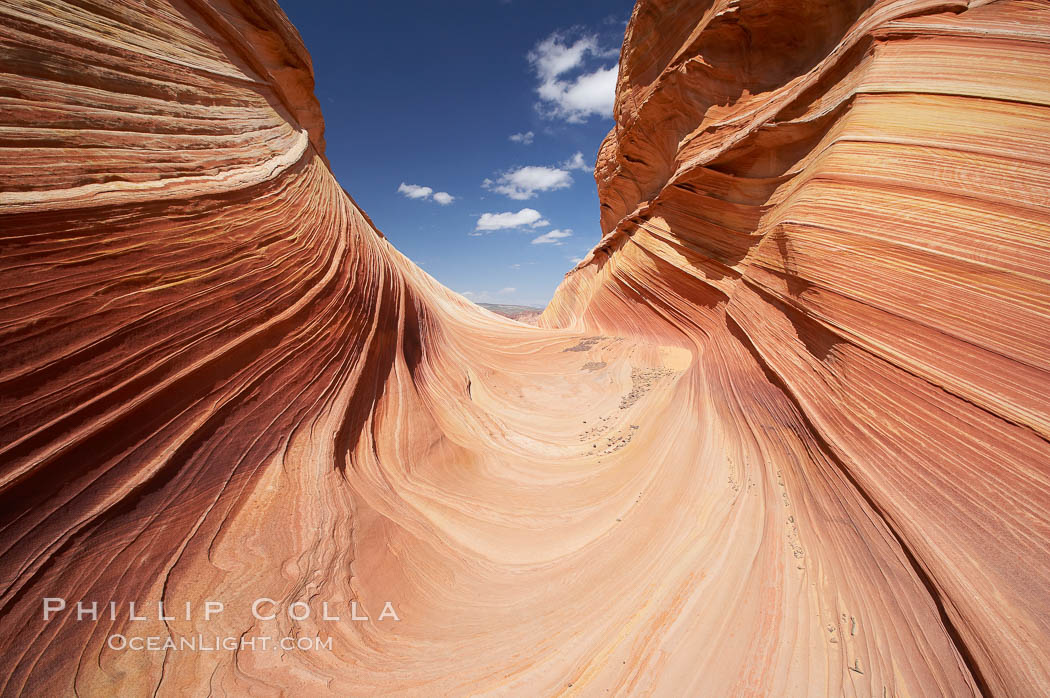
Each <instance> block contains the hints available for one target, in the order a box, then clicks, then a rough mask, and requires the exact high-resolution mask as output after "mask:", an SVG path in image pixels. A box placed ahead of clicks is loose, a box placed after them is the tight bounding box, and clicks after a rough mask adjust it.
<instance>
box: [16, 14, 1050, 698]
mask: <svg viewBox="0 0 1050 698" xmlns="http://www.w3.org/2000/svg"><path fill="white" fill-rule="evenodd" d="M1048 107H1050V7H1048V6H1047V5H1046V4H1045V3H1042V2H1035V1H1034V0H1033V1H1028V0H1000V1H998V2H982V1H980V0H975V1H973V2H969V3H967V2H963V1H957V0H937V1H933V0H925V1H923V0H879V1H875V2H873V1H871V0H868V1H863V0H804V1H803V0H714V1H707V2H704V1H699V0H694V1H684V0H679V1H671V0H641V2H639V4H638V6H637V7H636V8H635V11H634V14H633V17H632V19H631V22H630V24H629V26H628V29H627V35H626V40H625V44H624V48H623V53H622V59H621V70H620V77H619V84H618V91H617V99H616V110H615V112H616V113H615V117H616V125H615V127H614V129H613V130H612V132H611V133H610V134H609V137H608V138H607V139H606V141H605V143H604V144H603V146H602V149H601V152H600V155H599V160H598V166H597V171H596V175H597V178H598V183H599V193H600V196H601V212H600V215H601V223H602V229H603V232H604V237H603V238H602V240H601V241H600V243H599V244H598V245H597V247H595V249H594V251H593V252H592V253H591V254H590V255H589V256H588V257H587V259H585V260H584V261H583V262H581V263H580V264H579V265H578V266H577V267H576V269H574V270H573V271H572V272H570V273H569V274H568V275H567V277H566V280H565V282H564V283H563V285H562V287H561V288H560V289H559V291H558V293H557V295H556V296H555V298H554V300H553V301H552V303H551V304H550V305H549V306H548V308H547V309H546V311H545V313H544V315H543V316H542V317H541V319H540V324H541V325H542V327H541V328H535V327H528V326H525V325H523V324H521V323H516V322H514V321H511V320H508V319H504V318H500V317H498V316H496V315H494V314H492V313H489V312H487V311H483V310H481V309H479V308H478V307H477V306H474V305H473V304H471V303H470V302H468V301H466V300H465V299H463V298H461V297H459V296H457V295H455V294H453V293H452V292H450V291H448V290H446V289H444V288H443V287H441V286H440V285H439V284H438V283H437V282H435V281H434V280H433V279H431V278H430V277H429V276H428V275H426V274H425V273H424V272H422V271H421V270H420V269H418V268H417V267H416V266H415V265H413V264H412V263H411V262H410V261H409V260H407V259H406V258H405V257H403V256H402V255H401V254H399V253H398V252H397V251H396V250H394V249H393V248H392V247H391V246H390V244H389V243H388V242H387V241H386V240H385V239H384V238H383V236H382V235H381V234H380V233H379V232H378V231H377V230H376V229H375V227H374V226H373V225H372V223H371V221H370V220H369V219H368V217H367V216H366V215H365V214H364V213H363V212H362V211H361V210H360V209H359V208H358V207H357V206H356V205H355V203H354V202H353V200H352V199H351V198H350V197H349V195H347V194H346V193H345V192H344V191H343V190H342V189H341V188H340V186H339V185H338V183H337V182H336V181H335V179H334V178H333V176H332V174H331V172H330V171H329V169H328V167H327V163H326V160H325V156H324V138H323V128H324V126H323V122H322V119H321V115H320V109H319V107H318V103H317V101H316V99H315V98H314V97H313V95H312V76H311V67H310V60H309V57H308V55H307V53H306V50H305V49H304V47H303V45H302V43H301V41H300V39H299V37H298V35H297V34H296V32H295V30H294V29H293V28H292V27H291V25H290V24H289V22H288V20H287V19H286V18H285V17H284V15H283V14H282V13H281V11H280V10H279V9H278V8H277V7H276V5H274V4H272V3H271V2H268V1H267V0H209V1H207V2H206V1H205V0H186V1H179V2H174V1H172V2H166V1H165V0H126V1H125V2H121V3H119V4H118V3H111V2H104V1H103V0H86V1H83V2H80V1H78V2H73V1H71V0H70V1H69V2H59V1H57V0H55V1H53V2H46V3H45V2H39V1H37V0H18V1H16V2H5V3H4V4H3V5H0V118H2V123H0V138H2V140H0V273H2V277H0V278H3V284H2V287H0V294H2V295H0V346H2V357H3V361H2V362H0V383H2V386H3V388H2V390H0V401H2V403H0V499H2V504H0V531H2V533H0V608H2V611H0V657H2V658H3V662H2V668H0V694H3V695H11V696H15V695H32V696H58V695H85V696H97V695H121V696H183V695H200V696H204V695H212V694H214V695H238V696H240V695H253V696H268V695H274V696H276V695H291V696H313V695H362V696H365V695H415V696H442V695H454V696H459V695H475V694H496V695H523V696H536V695H554V694H567V695H577V694H578V695H595V696H601V695H632V696H633V695H652V696H733V695H766V696H807V695H809V696H824V695H834V696H838V695H848V696H966V695H995V696H1037V695H1045V693H1046V692H1047V690H1050V689H1048V687H1050V444H1048V438H1050V410H1048V406H1050V399H1048V397H1047V395H1048V392H1050V372H1048V371H1050V367H1048V362H1050V283H1048V282H1050V254H1048V249H1047V248H1048V246H1050V194H1048V192H1050V120H1048V116H1050V111H1048ZM362 108H368V105H367V103H363V104H362ZM360 166H362V167H367V163H361V164H360ZM45 597H50V598H61V599H65V600H66V602H67V604H68V606H69V608H67V609H66V610H64V611H62V612H57V613H55V614H54V616H53V617H52V618H50V619H49V620H48V621H44V619H43V616H42V612H41V611H42V602H43V599H44V598H45ZM260 598H265V599H272V600H273V601H274V602H275V603H274V604H273V606H276V607H278V609H279V612H278V613H276V614H275V616H274V617H273V618H269V617H268V615H267V616H266V618H265V619H257V618H255V617H254V616H253V615H252V612H251V610H252V609H251V607H252V603H253V601H254V600H256V599H260ZM81 600H82V601H85V602H92V601H97V602H99V606H100V608H101V609H102V610H101V612H100V613H99V616H98V618H97V619H94V620H92V619H91V618H90V617H88V618H84V617H81V618H80V619H78V617H77V614H76V612H75V610H73V606H74V604H75V603H76V602H77V601H81ZM158 601H161V602H163V603H164V604H165V607H166V611H165V619H161V618H160V613H159V609H155V608H153V607H154V606H155V605H156V603H157V602H158ZM208 601H216V602H222V603H223V604H224V608H223V610H222V612H221V613H216V614H214V615H213V617H211V618H205V604H206V603H207V602H208ZM351 601H356V602H357V603H358V604H359V606H360V608H361V610H359V613H363V614H365V615H368V616H369V619H368V620H367V621H358V620H351V618H350V614H351V612H350V610H349V609H350V604H351ZM386 601H391V602H392V604H393V607H394V608H395V609H396V614H397V616H398V618H399V619H394V618H391V617H384V618H382V619H381V618H380V615H381V611H382V610H383V607H384V602H386ZM111 602H112V603H113V604H115V605H114V606H113V608H114V609H119V611H116V612H114V614H113V616H112V617H111V616H110V615H109V608H110V603H111ZM131 602H135V603H138V604H139V606H138V608H139V611H138V612H137V613H136V615H142V616H143V617H145V618H146V620H142V621H138V620H131V619H129V613H128V611H127V610H126V609H127V607H128V604H129V603H131ZM299 602H302V604H303V605H302V606H300V607H299V608H303V607H307V608H309V609H311V614H310V615H309V617H307V618H304V619H301V620H295V619H294V618H293V617H292V615H291V614H289V613H288V612H287V611H288V609H289V608H290V607H292V606H293V604H296V603H299ZM187 603H188V604H190V608H191V612H190V613H189V614H188V617H187V614H185V613H184V607H185V605H186V604H187ZM323 604H328V607H329V609H330V610H331V613H333V614H336V615H339V616H340V620H338V621H336V620H326V619H325V618H324V613H323V610H322V609H323ZM266 608H267V609H268V608H270V605H267V606H266ZM264 615H265V614H264ZM114 635H124V636H139V637H147V636H155V637H163V638H168V637H171V638H179V639H181V638H196V637H198V636H203V637H204V638H214V637H216V636H220V637H226V636H230V637H235V638H243V637H255V636H266V637H275V638H276V637H283V636H289V637H299V638H306V639H310V638H314V637H315V636H316V637H327V638H331V640H332V643H331V646H330V648H322V649H319V650H312V651H301V650H298V649H291V650H285V649H280V648H277V649H274V648H269V649H268V650H267V651H260V650H259V649H245V648H243V647H237V648H236V649H222V648H221V647H220V648H219V649H217V650H214V651H182V650H162V651H132V650H128V649H123V650H117V649H113V648H112V647H111V646H110V640H111V638H112V637H113V636H114Z"/></svg>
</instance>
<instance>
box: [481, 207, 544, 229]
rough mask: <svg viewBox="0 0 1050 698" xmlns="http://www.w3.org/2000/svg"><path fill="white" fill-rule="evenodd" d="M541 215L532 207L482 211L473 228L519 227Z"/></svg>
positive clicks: (532, 221)
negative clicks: (475, 226) (492, 211)
mask: <svg viewBox="0 0 1050 698" xmlns="http://www.w3.org/2000/svg"><path fill="white" fill-rule="evenodd" d="M542 219H543V216H541V215H540V212H539V211H537V210H536V209H534V208H523V209H521V210H520V211H518V212H517V213H513V212H511V211H506V212H504V213H483V214H481V217H480V218H478V225H477V228H475V230H503V229H505V228H520V227H521V226H523V225H532V224H534V223H536V222H537V221H539V220H542Z"/></svg>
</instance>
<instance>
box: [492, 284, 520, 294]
mask: <svg viewBox="0 0 1050 698" xmlns="http://www.w3.org/2000/svg"><path fill="white" fill-rule="evenodd" d="M517 290H518V289H516V288H514V287H513V286H507V287H506V288H501V289H500V290H498V291H496V293H498V294H499V295H501V296H505V295H507V294H508V293H514V292H515V291H517Z"/></svg>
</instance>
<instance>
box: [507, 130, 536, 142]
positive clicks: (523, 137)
mask: <svg viewBox="0 0 1050 698" xmlns="http://www.w3.org/2000/svg"><path fill="white" fill-rule="evenodd" d="M535 137H536V134H535V133H533V132H532V131H528V132H526V133H512V134H511V135H510V140H511V141H513V142H514V143H521V144H522V145H532V139H533V138H535Z"/></svg>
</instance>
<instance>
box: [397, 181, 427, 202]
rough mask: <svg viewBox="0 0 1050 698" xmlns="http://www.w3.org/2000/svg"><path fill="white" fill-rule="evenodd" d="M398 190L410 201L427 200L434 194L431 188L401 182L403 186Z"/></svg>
mask: <svg viewBox="0 0 1050 698" xmlns="http://www.w3.org/2000/svg"><path fill="white" fill-rule="evenodd" d="M397 190H398V192H399V193H401V194H404V195H405V196H407V197H408V198H410V199H425V198H427V197H428V196H430V195H431V194H432V193H433V192H434V190H433V189H431V188H430V187H421V186H419V185H418V184H405V183H404V182H401V186H399V187H398V188H397Z"/></svg>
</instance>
